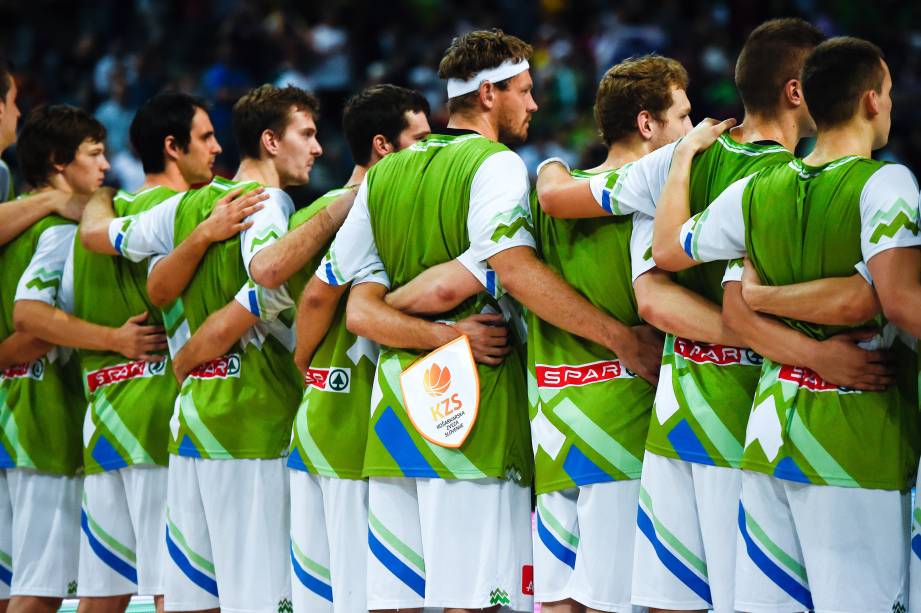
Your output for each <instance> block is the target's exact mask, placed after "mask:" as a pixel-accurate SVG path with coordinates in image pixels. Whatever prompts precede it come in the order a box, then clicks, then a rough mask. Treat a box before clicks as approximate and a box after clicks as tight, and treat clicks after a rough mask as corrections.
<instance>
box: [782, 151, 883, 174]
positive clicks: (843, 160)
mask: <svg viewBox="0 0 921 613" xmlns="http://www.w3.org/2000/svg"><path fill="white" fill-rule="evenodd" d="M862 159H867V158H864V157H862V156H859V155H844V156H841V157H839V158H835V159H834V160H831V161H829V162H825V163H824V164H820V165H818V166H810V165H809V164H807V163H806V162H804V161H803V160H802V158H796V159H795V160H793V161H791V162H790V165H791V166H792V167H793V168H795V169H796V170H797V171H798V172H800V173H801V174H807V175H817V174H819V173H822V172H825V171H827V170H834V169H835V168H838V167H839V166H843V165H844V164H847V163H848V162H851V161H853V160H862Z"/></svg>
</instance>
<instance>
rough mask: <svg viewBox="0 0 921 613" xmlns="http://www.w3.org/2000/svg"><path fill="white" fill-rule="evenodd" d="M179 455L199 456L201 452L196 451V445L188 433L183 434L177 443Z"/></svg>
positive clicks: (187, 456)
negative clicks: (180, 440)
mask: <svg viewBox="0 0 921 613" xmlns="http://www.w3.org/2000/svg"><path fill="white" fill-rule="evenodd" d="M179 455H181V456H183V457H186V458H200V457H201V452H200V451H198V447H196V446H195V443H193V442H192V439H190V438H189V435H188V434H186V435H185V436H183V437H182V442H181V443H179Z"/></svg>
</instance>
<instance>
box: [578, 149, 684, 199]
mask: <svg viewBox="0 0 921 613" xmlns="http://www.w3.org/2000/svg"><path fill="white" fill-rule="evenodd" d="M677 144H678V143H677V141H676V142H674V143H670V144H668V145H665V146H664V147H659V148H658V149H656V150H655V151H653V152H652V153H649V154H647V155H644V156H643V157H641V158H640V159H638V160H637V161H635V162H631V163H630V164H624V165H623V166H621V167H620V168H618V169H617V170H614V171H611V172H609V173H606V174H600V175H595V176H593V177H592V178H591V179H589V185H591V188H592V195H593V196H594V197H595V201H596V202H598V204H599V206H601V208H602V209H604V210H605V211H606V212H607V213H609V214H611V215H629V214H630V213H636V212H640V213H644V214H646V215H648V216H650V217H654V216H655V214H656V201H657V200H658V199H659V194H660V193H662V186H664V185H665V180H666V179H667V178H668V169H669V168H671V165H672V156H673V155H674V153H675V147H676V146H677Z"/></svg>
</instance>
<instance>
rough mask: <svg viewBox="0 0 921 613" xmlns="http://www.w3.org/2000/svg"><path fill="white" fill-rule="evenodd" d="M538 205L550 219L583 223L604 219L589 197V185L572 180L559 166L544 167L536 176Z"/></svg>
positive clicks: (591, 196) (604, 212) (590, 190)
mask: <svg viewBox="0 0 921 613" xmlns="http://www.w3.org/2000/svg"><path fill="white" fill-rule="evenodd" d="M536 189H537V201H538V202H539V203H540V207H541V209H542V210H543V211H544V213H546V214H547V215H550V216H551V217H559V218H563V219H584V218H591V217H607V215H608V213H607V212H606V211H605V210H604V209H603V208H601V205H599V204H598V202H597V201H596V200H595V196H594V195H593V194H592V188H591V186H590V185H589V183H588V181H577V180H575V179H573V178H572V176H571V175H570V174H569V172H568V171H567V170H566V167H565V166H563V165H562V164H547V165H545V166H543V167H542V168H541V172H540V174H539V175H538V176H537V186H536Z"/></svg>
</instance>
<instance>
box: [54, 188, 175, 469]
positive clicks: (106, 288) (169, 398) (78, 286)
mask: <svg viewBox="0 0 921 613" xmlns="http://www.w3.org/2000/svg"><path fill="white" fill-rule="evenodd" d="M175 193H176V192H174V191H173V190H171V189H169V188H167V187H162V186H159V187H152V188H150V189H146V190H144V191H142V192H139V193H136V194H131V193H128V192H125V191H119V192H118V194H117V195H116V197H115V200H114V202H113V205H114V207H115V213H116V215H118V216H126V215H134V214H136V213H141V212H143V211H146V210H148V209H150V208H153V207H154V206H156V205H158V204H160V203H161V202H163V201H164V200H166V199H167V198H169V197H170V196H172V195H174V194H175ZM72 286H73V288H74V297H73V307H74V308H73V314H74V315H76V316H77V317H79V318H80V319H83V320H86V321H89V322H92V323H96V324H100V325H103V326H110V327H118V326H121V325H122V324H123V323H124V322H125V320H127V319H128V318H129V317H132V316H134V315H138V314H139V313H143V312H145V311H146V312H147V314H148V323H154V324H162V321H163V318H162V316H161V315H160V310H159V309H158V308H157V307H155V306H154V305H153V304H152V303H151V302H150V299H149V298H148V297H147V262H146V261H144V262H139V263H135V262H130V261H128V260H126V259H123V258H119V257H113V256H108V255H101V254H98V253H92V252H90V251H87V250H86V249H85V248H84V247H83V245H82V244H81V243H80V241H78V240H77V241H74V248H73V284H72ZM78 353H79V355H80V367H81V369H82V371H83V386H84V392H85V393H86V398H87V401H88V402H89V410H88V411H87V413H86V417H85V423H84V428H83V429H84V440H83V445H84V447H83V463H84V467H85V469H86V473H87V474H92V473H98V472H102V471H106V470H116V469H119V468H124V467H126V466H131V465H133V464H156V465H160V466H166V464H167V458H168V454H167V447H168V445H169V420H170V416H171V415H172V413H173V404H174V402H175V400H176V396H177V395H178V393H179V387H178V385H177V384H176V379H175V377H173V375H172V369H171V366H170V363H169V361H168V360H164V361H163V362H144V361H143V360H128V359H127V358H125V357H124V356H122V355H119V354H117V353H112V352H108V351H88V350H81V351H79V352H78Z"/></svg>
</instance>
